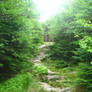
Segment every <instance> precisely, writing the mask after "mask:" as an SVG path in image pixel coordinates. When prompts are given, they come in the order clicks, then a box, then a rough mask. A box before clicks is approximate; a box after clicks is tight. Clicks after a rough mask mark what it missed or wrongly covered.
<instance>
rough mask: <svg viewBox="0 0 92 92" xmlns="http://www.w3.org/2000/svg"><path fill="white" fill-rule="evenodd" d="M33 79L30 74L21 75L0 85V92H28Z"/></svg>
mask: <svg viewBox="0 0 92 92" xmlns="http://www.w3.org/2000/svg"><path fill="white" fill-rule="evenodd" d="M31 82H32V78H31V75H30V73H29V72H28V73H26V74H20V75H17V76H16V77H14V78H11V79H9V80H7V81H5V82H4V83H1V84H0V92H27V90H28V88H29V86H30V83H31Z"/></svg>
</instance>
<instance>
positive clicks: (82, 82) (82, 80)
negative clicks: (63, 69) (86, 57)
mask: <svg viewBox="0 0 92 92" xmlns="http://www.w3.org/2000/svg"><path fill="white" fill-rule="evenodd" d="M76 70H77V73H76V79H75V80H73V83H74V85H75V86H77V87H83V88H85V92H86V90H88V92H92V79H91V77H92V65H90V64H89V65H88V64H85V63H80V64H79V66H78V67H77V69H76ZM83 92H84V91H83Z"/></svg>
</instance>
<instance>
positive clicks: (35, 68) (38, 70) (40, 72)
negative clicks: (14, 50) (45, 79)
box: [34, 65, 48, 75]
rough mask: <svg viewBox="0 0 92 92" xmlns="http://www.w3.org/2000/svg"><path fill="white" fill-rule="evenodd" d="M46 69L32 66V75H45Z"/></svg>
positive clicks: (40, 66)
mask: <svg viewBox="0 0 92 92" xmlns="http://www.w3.org/2000/svg"><path fill="white" fill-rule="evenodd" d="M47 73H48V69H47V68H46V67H45V66H42V65H39V66H34V74H35V75H39V74H42V75H44V74H47Z"/></svg>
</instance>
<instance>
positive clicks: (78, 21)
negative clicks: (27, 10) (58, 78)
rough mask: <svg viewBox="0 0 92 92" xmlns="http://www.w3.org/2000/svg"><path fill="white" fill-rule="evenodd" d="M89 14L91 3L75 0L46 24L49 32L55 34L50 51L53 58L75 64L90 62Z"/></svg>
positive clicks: (91, 53)
mask: <svg viewBox="0 0 92 92" xmlns="http://www.w3.org/2000/svg"><path fill="white" fill-rule="evenodd" d="M91 12H92V2H91V1H89V0H75V1H73V3H72V4H69V5H67V7H66V8H65V9H64V11H62V12H61V13H59V14H57V15H56V16H55V18H53V19H52V20H50V21H49V22H48V23H49V24H50V31H52V30H53V31H54V32H53V31H52V33H55V34H54V35H55V36H54V40H55V45H54V47H53V51H52V53H53V55H54V57H55V58H60V59H61V58H63V59H64V60H68V61H69V60H70V61H73V60H76V62H78V61H83V62H90V61H91V60H92V47H91V46H92V42H91V40H92V27H91V26H92V23H91V22H92V18H91V14H92V13H91ZM76 62H75V63H76Z"/></svg>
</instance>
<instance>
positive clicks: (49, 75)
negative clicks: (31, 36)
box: [33, 44, 71, 92]
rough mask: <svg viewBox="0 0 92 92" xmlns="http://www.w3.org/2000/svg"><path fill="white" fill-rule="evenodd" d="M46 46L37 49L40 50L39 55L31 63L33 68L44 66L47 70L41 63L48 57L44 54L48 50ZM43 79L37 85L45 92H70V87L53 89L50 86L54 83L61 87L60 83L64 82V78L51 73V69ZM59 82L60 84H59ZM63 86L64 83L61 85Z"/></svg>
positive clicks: (56, 73) (57, 73)
mask: <svg viewBox="0 0 92 92" xmlns="http://www.w3.org/2000/svg"><path fill="white" fill-rule="evenodd" d="M47 46H48V44H45V45H42V46H40V47H39V49H42V50H41V52H40V54H39V55H38V56H37V57H36V58H35V59H34V60H33V63H34V65H35V66H41V65H42V66H44V67H46V68H48V67H47V66H45V65H44V64H43V63H42V60H43V59H44V58H45V57H46V56H48V54H46V51H47V50H48V49H47ZM43 77H45V78H44V79H45V80H46V81H43V82H42V81H40V82H39V84H40V86H41V87H43V88H44V89H45V90H47V91H48V92H71V88H70V87H64V86H60V87H58V86H57V87H56V86H55V87H54V86H52V85H50V82H52V83H54V82H55V84H56V85H58V84H59V85H61V84H62V82H66V81H67V80H66V76H61V75H60V74H59V72H54V71H52V70H51V69H49V68H48V73H47V75H46V76H43ZM60 82H61V84H60ZM63 84H64V83H63Z"/></svg>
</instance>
